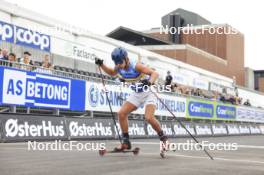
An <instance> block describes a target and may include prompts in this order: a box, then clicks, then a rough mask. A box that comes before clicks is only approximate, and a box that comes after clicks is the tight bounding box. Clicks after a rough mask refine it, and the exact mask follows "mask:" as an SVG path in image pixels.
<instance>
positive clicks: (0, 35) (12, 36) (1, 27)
mask: <svg viewBox="0 0 264 175" xmlns="http://www.w3.org/2000/svg"><path fill="white" fill-rule="evenodd" d="M0 39H1V40H2V41H7V42H11V43H15V44H19V45H23V46H27V47H31V48H35V49H39V50H43V51H47V52H49V51H50V36H49V35H45V34H41V33H39V32H36V31H32V30H29V29H26V28H23V27H19V26H15V25H13V24H8V23H5V22H2V21H0Z"/></svg>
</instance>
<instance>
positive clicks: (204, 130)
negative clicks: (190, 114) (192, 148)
mask: <svg viewBox="0 0 264 175" xmlns="http://www.w3.org/2000/svg"><path fill="white" fill-rule="evenodd" d="M195 129H196V133H197V135H212V131H211V127H210V125H199V124H198V125H196V126H195Z"/></svg>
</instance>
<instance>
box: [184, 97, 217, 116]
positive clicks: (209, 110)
mask: <svg viewBox="0 0 264 175" xmlns="http://www.w3.org/2000/svg"><path fill="white" fill-rule="evenodd" d="M188 114H189V117H206V118H213V117H214V105H213V104H210V103H206V102H198V101H189V104H188Z"/></svg>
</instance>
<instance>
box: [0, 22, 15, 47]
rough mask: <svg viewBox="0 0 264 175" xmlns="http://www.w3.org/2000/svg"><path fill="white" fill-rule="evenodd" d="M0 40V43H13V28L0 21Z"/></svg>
mask: <svg viewBox="0 0 264 175" xmlns="http://www.w3.org/2000/svg"><path fill="white" fill-rule="evenodd" d="M0 39H1V40H2V41H7V42H12V43H13V42H14V30H13V26H12V25H10V24H7V23H4V22H1V21H0Z"/></svg>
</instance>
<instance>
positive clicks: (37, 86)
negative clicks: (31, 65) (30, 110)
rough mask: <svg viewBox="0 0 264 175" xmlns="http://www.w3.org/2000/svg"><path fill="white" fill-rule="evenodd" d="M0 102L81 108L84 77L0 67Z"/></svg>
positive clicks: (81, 109) (69, 108) (83, 101)
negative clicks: (66, 76)
mask: <svg viewBox="0 0 264 175" xmlns="http://www.w3.org/2000/svg"><path fill="white" fill-rule="evenodd" d="M0 82H1V87H0V91H1V92H0V104H9V105H20V106H28V107H44V108H59V109H68V110H77V111H84V108H85V107H84V106H85V81H82V80H71V79H66V78H60V77H56V76H51V75H45V74H40V73H36V72H29V71H23V70H16V69H12V68H4V67H0Z"/></svg>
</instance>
